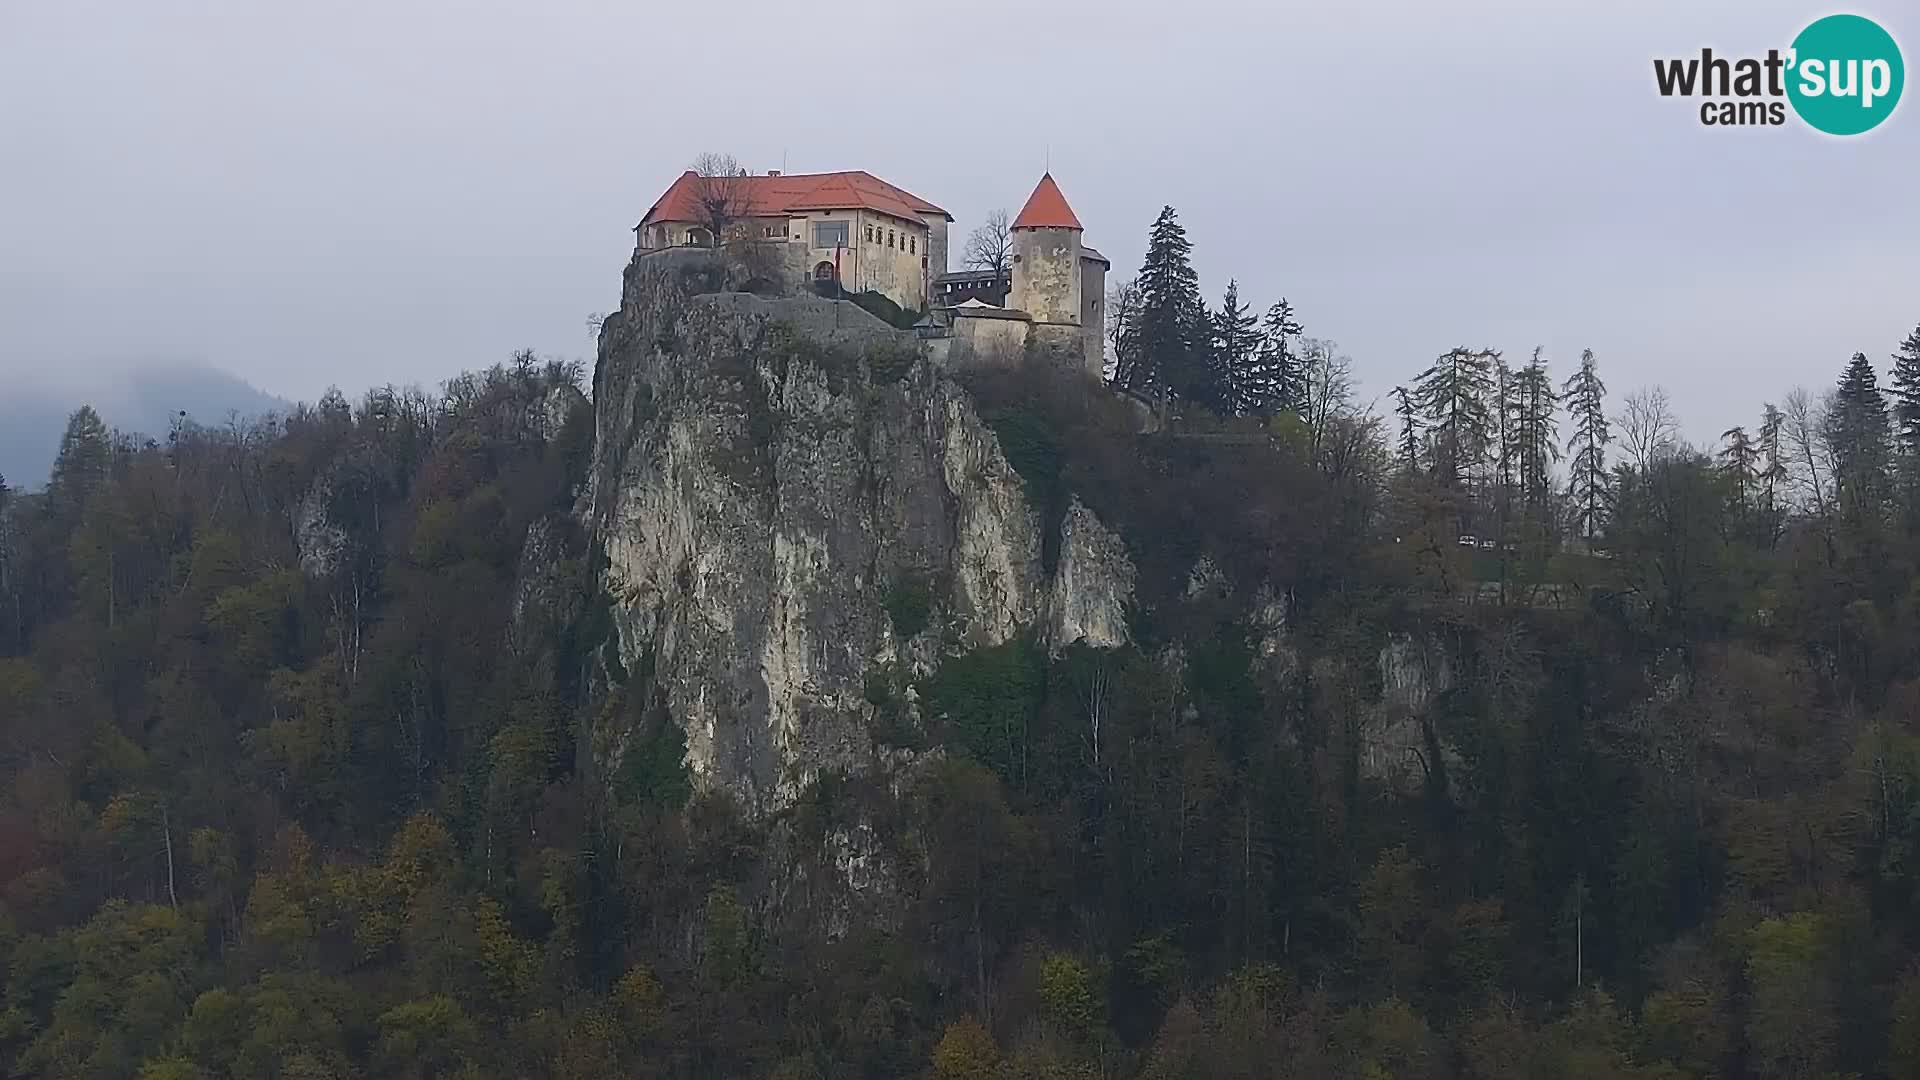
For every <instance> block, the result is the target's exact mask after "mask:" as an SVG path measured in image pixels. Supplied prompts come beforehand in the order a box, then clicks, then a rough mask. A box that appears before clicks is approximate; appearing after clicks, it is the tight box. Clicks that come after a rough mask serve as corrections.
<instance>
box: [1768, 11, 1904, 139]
mask: <svg viewBox="0 0 1920 1080" xmlns="http://www.w3.org/2000/svg"><path fill="white" fill-rule="evenodd" d="M1788 64H1789V65H1790V66H1789V70H1788V77H1787V100H1789V101H1791V102H1792V103H1793V111H1794V112H1797V113H1799V114H1800V119H1802V120H1805V121H1806V122H1807V123H1808V124H1810V125H1812V126H1813V127H1814V128H1815V129H1816V130H1818V131H1824V132H1826V133H1827V134H1829V135H1858V134H1860V133H1861V132H1863V131H1871V130H1873V129H1874V128H1876V127H1878V126H1879V125H1880V123H1881V122H1882V121H1884V120H1886V118H1887V117H1888V116H1891V115H1892V114H1893V109H1894V106H1896V105H1898V104H1900V90H1901V88H1902V87H1904V86H1905V85H1906V81H1907V70H1906V65H1905V64H1903V63H1901V61H1900V46H1898V45H1896V44H1894V41H1893V35H1892V34H1889V33H1887V32H1886V30H1884V29H1882V28H1881V26H1880V24H1879V23H1877V22H1874V21H1873V20H1872V19H1868V18H1863V17H1861V16H1859V15H1829V16H1827V17H1826V18H1824V19H1819V20H1817V21H1815V22H1814V23H1812V24H1811V25H1809V26H1808V27H1807V28H1806V29H1805V30H1802V31H1800V36H1799V37H1796V38H1794V39H1793V54H1792V58H1791V59H1790V60H1789V61H1788Z"/></svg>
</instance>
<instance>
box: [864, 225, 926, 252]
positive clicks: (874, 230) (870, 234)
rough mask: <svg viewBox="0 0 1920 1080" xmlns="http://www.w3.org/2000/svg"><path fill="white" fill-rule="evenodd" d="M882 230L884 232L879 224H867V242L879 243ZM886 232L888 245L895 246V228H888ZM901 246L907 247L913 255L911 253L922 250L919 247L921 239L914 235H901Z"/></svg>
mask: <svg viewBox="0 0 1920 1080" xmlns="http://www.w3.org/2000/svg"><path fill="white" fill-rule="evenodd" d="M881 232H882V230H881V229H880V227H879V226H877V225H869V226H867V243H869V244H877V243H879V242H880V234H881ZM885 232H886V234H887V240H886V243H887V246H888V247H892V246H894V245H893V230H892V229H887V230H885ZM900 246H901V247H903V248H906V249H907V253H908V254H909V255H911V254H914V253H916V252H918V251H919V250H920V247H919V241H918V239H917V238H915V237H912V236H903V237H901V238H900Z"/></svg>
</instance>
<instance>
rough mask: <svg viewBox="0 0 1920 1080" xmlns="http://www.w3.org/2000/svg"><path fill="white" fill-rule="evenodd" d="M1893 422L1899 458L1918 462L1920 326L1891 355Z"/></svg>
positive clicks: (1919, 449)
mask: <svg viewBox="0 0 1920 1080" xmlns="http://www.w3.org/2000/svg"><path fill="white" fill-rule="evenodd" d="M1893 419H1894V429H1893V430H1894V441H1895V443H1896V445H1897V446H1898V447H1899V449H1900V452H1901V454H1903V455H1904V456H1906V457H1909V458H1914V459H1920V326H1916V327H1914V328H1913V333H1911V334H1908V335H1907V339H1906V340H1905V341H1902V342H1901V343H1900V347H1899V348H1898V349H1896V350H1894V353H1893Z"/></svg>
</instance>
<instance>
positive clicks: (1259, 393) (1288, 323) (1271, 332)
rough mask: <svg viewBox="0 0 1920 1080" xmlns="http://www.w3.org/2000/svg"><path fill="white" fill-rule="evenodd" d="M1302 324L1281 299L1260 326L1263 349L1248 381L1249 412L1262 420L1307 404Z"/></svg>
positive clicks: (1258, 353)
mask: <svg viewBox="0 0 1920 1080" xmlns="http://www.w3.org/2000/svg"><path fill="white" fill-rule="evenodd" d="M1300 333H1301V328H1300V320H1299V319H1298V318H1297V317H1296V316H1295V315H1294V311H1293V305H1292V304H1290V303H1288V302H1287V299H1286V298H1285V297H1281V298H1280V299H1279V300H1278V301H1276V302H1275V303H1274V305H1273V306H1272V307H1270V308H1268V309H1267V314H1266V316H1265V318H1263V319H1262V320H1261V322H1260V347H1259V349H1258V350H1257V352H1256V354H1255V362H1254V374H1253V376H1252V377H1251V378H1250V379H1249V380H1248V392H1249V397H1250V399H1251V402H1252V407H1251V409H1250V410H1249V411H1251V412H1253V413H1255V414H1256V415H1260V416H1272V415H1274V414H1275V413H1279V412H1282V411H1284V410H1287V409H1292V410H1293V411H1295V412H1299V411H1300V408H1301V406H1302V405H1303V404H1305V400H1306V383H1307V359H1306V357H1305V356H1304V355H1302V353H1301V350H1300Z"/></svg>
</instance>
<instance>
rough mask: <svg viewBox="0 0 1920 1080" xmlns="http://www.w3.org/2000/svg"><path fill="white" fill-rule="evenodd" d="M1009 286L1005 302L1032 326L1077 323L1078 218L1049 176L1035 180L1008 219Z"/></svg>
mask: <svg viewBox="0 0 1920 1080" xmlns="http://www.w3.org/2000/svg"><path fill="white" fill-rule="evenodd" d="M1012 232H1013V289H1012V292H1011V293H1009V294H1008V296H1007V306H1009V307H1012V308H1016V309H1018V310H1020V311H1024V312H1026V313H1027V314H1028V315H1030V316H1032V318H1033V321H1034V322H1035V323H1036V324H1053V325H1057V326H1079V325H1080V293H1081V281H1080V248H1081V234H1082V230H1081V228H1080V219H1079V218H1077V217H1075V216H1074V213H1073V208H1072V207H1071V206H1068V205H1067V198H1066V196H1064V195H1062V194H1060V185H1058V184H1056V183H1054V182H1053V174H1052V173H1051V172H1049V173H1046V174H1044V175H1042V176H1041V177H1040V183H1039V184H1038V185H1036V186H1035V187H1034V189H1033V194H1032V195H1030V196H1028V197H1027V205H1025V206H1023V207H1021V208H1020V216H1019V217H1016V218H1014V219H1013V228H1012Z"/></svg>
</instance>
